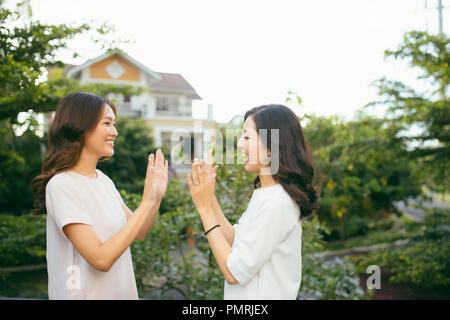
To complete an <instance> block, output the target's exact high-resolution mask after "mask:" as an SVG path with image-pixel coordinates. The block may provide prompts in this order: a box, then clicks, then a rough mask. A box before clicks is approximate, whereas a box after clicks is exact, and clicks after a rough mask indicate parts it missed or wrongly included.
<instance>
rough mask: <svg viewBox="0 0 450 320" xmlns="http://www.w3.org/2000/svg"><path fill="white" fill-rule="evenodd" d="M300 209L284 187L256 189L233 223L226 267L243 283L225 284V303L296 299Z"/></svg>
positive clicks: (298, 271)
mask: <svg viewBox="0 0 450 320" xmlns="http://www.w3.org/2000/svg"><path fill="white" fill-rule="evenodd" d="M299 217H300V210H299V208H298V206H297V204H296V203H295V202H294V201H293V200H292V198H291V197H290V196H289V194H288V193H287V192H286V191H285V190H284V189H283V187H282V186H281V184H276V185H273V186H270V187H266V188H259V189H256V190H254V191H253V194H252V197H251V199H250V203H249V205H248V207H247V210H246V211H245V212H244V213H243V215H242V216H241V218H240V219H239V221H238V223H237V224H235V225H234V230H235V232H234V241H233V245H232V251H231V253H230V255H229V256H228V258H227V267H228V269H229V270H230V272H231V274H232V275H233V276H234V277H235V278H236V280H237V281H238V282H239V283H238V284H235V285H230V284H228V283H227V282H226V281H225V289H224V299H226V300H234V299H236V300H249V299H283V300H288V299H296V298H297V295H298V291H299V288H300V283H301V275H302V258H301V245H302V243H301V237H302V227H301V223H300V221H299Z"/></svg>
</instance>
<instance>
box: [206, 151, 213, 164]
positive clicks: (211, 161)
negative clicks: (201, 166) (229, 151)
mask: <svg viewBox="0 0 450 320" xmlns="http://www.w3.org/2000/svg"><path fill="white" fill-rule="evenodd" d="M207 163H208V165H210V166H212V165H213V163H214V157H213V151H212V149H209V150H208V161H207Z"/></svg>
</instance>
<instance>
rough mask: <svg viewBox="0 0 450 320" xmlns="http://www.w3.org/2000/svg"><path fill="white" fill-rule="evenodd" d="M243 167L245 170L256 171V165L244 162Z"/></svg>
mask: <svg viewBox="0 0 450 320" xmlns="http://www.w3.org/2000/svg"><path fill="white" fill-rule="evenodd" d="M244 168H245V171H247V172H258V167H256V166H254V165H251V164H246V165H245V167H244Z"/></svg>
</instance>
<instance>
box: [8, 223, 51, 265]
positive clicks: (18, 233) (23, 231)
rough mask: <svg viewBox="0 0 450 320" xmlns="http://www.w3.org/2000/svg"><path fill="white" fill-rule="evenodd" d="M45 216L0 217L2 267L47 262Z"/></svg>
mask: <svg viewBox="0 0 450 320" xmlns="http://www.w3.org/2000/svg"><path fill="white" fill-rule="evenodd" d="M45 219H46V216H45V215H38V216H35V215H22V216H13V215H7V214H2V215H0V239H1V241H0V266H18V265H27V264H34V263H44V262H45V242H46V239H45Z"/></svg>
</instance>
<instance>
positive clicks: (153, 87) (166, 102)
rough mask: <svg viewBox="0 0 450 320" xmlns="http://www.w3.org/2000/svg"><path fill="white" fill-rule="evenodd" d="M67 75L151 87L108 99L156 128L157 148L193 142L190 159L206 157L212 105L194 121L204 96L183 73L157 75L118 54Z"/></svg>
mask: <svg viewBox="0 0 450 320" xmlns="http://www.w3.org/2000/svg"><path fill="white" fill-rule="evenodd" d="M66 70H67V69H66ZM66 76H67V77H68V78H73V79H78V80H79V81H80V82H81V83H87V82H91V83H92V82H101V83H108V84H128V85H136V86H141V87H146V88H149V90H147V91H145V92H144V93H142V94H141V95H139V96H124V95H122V94H111V95H109V96H108V98H109V99H111V100H114V101H115V102H116V103H117V109H118V115H119V116H128V117H130V118H137V117H143V118H144V119H145V121H146V123H147V124H148V125H149V126H150V127H152V128H153V135H154V139H155V144H156V147H163V146H165V147H167V146H172V147H173V146H174V144H175V145H176V144H180V142H181V143H186V142H189V143H188V145H190V149H191V150H190V155H188V156H187V158H190V160H193V159H194V158H195V157H197V158H206V154H205V152H206V151H205V150H204V149H205V148H206V146H207V145H208V143H209V138H208V134H206V131H207V130H208V129H209V128H211V129H212V128H214V127H215V121H214V120H213V118H212V105H208V115H207V118H206V119H194V117H193V115H192V108H193V105H192V102H193V101H194V100H201V97H200V96H199V95H198V94H197V92H196V91H195V89H194V88H193V87H192V86H191V85H190V84H189V83H188V82H187V81H186V79H185V78H184V77H183V76H182V75H181V74H177V73H164V72H155V71H153V70H151V69H149V68H148V67H147V66H144V65H143V64H141V63H140V62H138V61H136V60H135V59H133V58H132V57H130V56H128V55H127V54H125V53H123V52H115V53H112V54H109V53H107V54H104V55H102V56H99V57H97V58H95V59H92V60H89V61H87V62H86V63H83V64H81V65H78V66H71V67H70V68H68V70H67V74H66ZM186 139H187V140H189V141H187V140H186ZM179 141H180V142H179ZM180 148H185V147H184V146H183V147H182V146H180ZM184 150H187V148H185V149H184ZM185 157H186V156H185ZM188 162H189V160H188ZM178 163H179V162H178ZM171 166H172V167H174V168H175V169H176V171H177V173H184V172H187V171H189V170H190V166H188V165H176V164H175V163H173V165H172V164H171Z"/></svg>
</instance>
